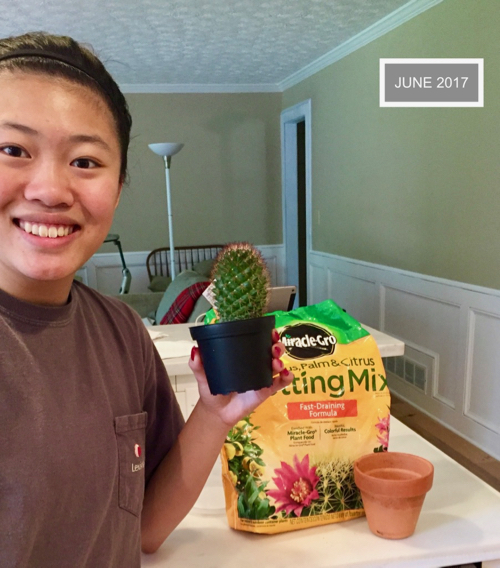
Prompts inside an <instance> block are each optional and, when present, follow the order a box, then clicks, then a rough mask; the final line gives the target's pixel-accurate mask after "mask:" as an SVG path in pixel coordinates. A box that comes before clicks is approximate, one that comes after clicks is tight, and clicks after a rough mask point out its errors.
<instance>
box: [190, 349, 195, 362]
mask: <svg viewBox="0 0 500 568" xmlns="http://www.w3.org/2000/svg"><path fill="white" fill-rule="evenodd" d="M195 357H196V347H193V348H192V349H191V361H194V358H195Z"/></svg>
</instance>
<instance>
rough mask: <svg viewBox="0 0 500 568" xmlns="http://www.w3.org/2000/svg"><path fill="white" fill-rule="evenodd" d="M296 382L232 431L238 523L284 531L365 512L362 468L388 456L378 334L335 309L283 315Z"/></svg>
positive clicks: (228, 491)
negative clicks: (358, 469) (366, 458)
mask: <svg viewBox="0 0 500 568" xmlns="http://www.w3.org/2000/svg"><path fill="white" fill-rule="evenodd" d="M274 315H275V317H276V328H277V329H278V332H279V334H280V338H281V341H282V342H283V343H284V345H285V347H286V353H285V354H284V356H283V357H282V360H283V362H284V363H285V366H286V367H287V369H289V370H290V371H292V372H293V373H294V375H295V379H294V381H293V383H292V385H291V386H289V387H287V388H286V389H284V390H282V391H280V392H278V393H276V394H275V395H274V396H272V397H270V398H269V399H268V400H267V401H266V402H264V403H263V404H262V405H261V406H259V407H258V408H257V409H256V410H255V411H254V412H253V413H252V414H250V415H249V416H247V417H246V418H245V419H244V420H241V421H240V422H238V424H236V426H235V427H234V428H233V429H232V430H231V431H230V432H229V434H228V436H227V439H226V443H225V444H224V447H223V449H222V452H221V460H222V477H223V486H224V494H225V500H226V512H227V518H228V521H229V525H230V526H231V527H232V528H234V529H239V530H243V531H250V532H256V533H279V532H284V531H290V530H296V529H301V528H306V527H313V526H318V525H324V524H327V523H335V522H339V521H344V520H348V519H352V518H355V517H360V516H361V515H363V514H364V511H363V508H362V502H361V498H360V494H359V491H358V489H357V487H356V485H355V484H354V476H353V462H354V460H355V459H356V458H358V457H359V456H361V455H364V454H367V453H371V452H381V451H384V450H386V449H387V445H388V436H389V407H390V395H389V390H388V388H387V383H386V378H385V371H384V367H383V364H382V360H381V358H380V354H379V351H378V347H377V345H376V343H375V340H374V339H373V337H372V336H371V335H369V334H368V332H367V331H365V330H364V329H363V328H362V327H361V325H360V324H359V323H358V322H357V321H356V320H355V319H354V318H352V317H351V316H349V315H348V314H346V313H345V312H344V311H343V310H342V309H341V308H339V307H338V306H337V305H336V304H335V303H334V302H333V301H331V300H327V301H325V302H322V303H319V304H315V305H313V306H308V307H303V308H298V309H296V310H293V311H290V312H274Z"/></svg>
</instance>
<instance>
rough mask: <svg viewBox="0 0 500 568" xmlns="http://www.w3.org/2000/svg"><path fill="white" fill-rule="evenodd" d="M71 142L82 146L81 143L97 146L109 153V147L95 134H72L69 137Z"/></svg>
mask: <svg viewBox="0 0 500 568" xmlns="http://www.w3.org/2000/svg"><path fill="white" fill-rule="evenodd" d="M69 139H70V141H71V142H75V143H79V144H83V143H90V144H97V145H98V146H101V147H102V148H104V149H105V150H109V151H111V147H110V146H109V144H108V143H107V142H106V141H105V140H104V139H103V138H101V137H100V136H98V135H97V134H74V135H72V136H70V137H69Z"/></svg>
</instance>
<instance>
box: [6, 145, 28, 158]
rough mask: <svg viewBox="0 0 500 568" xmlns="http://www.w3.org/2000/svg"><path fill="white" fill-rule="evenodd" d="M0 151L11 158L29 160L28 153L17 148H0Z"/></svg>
mask: <svg viewBox="0 0 500 568" xmlns="http://www.w3.org/2000/svg"><path fill="white" fill-rule="evenodd" d="M0 151H1V152H3V153H4V154H7V155H8V156H12V157H13V158H29V154H28V152H26V150H23V149H22V148H20V147H19V146H2V147H1V148H0Z"/></svg>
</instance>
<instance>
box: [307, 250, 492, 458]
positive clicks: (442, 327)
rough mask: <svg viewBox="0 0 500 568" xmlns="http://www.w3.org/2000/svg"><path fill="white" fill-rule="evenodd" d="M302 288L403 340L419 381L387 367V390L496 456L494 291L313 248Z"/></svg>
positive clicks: (311, 300) (315, 298)
mask: <svg viewBox="0 0 500 568" xmlns="http://www.w3.org/2000/svg"><path fill="white" fill-rule="evenodd" d="M308 286H309V294H310V296H309V303H316V302H320V301H322V300H325V299H327V298H332V299H333V300H334V301H335V302H336V303H337V304H339V305H340V306H342V307H343V308H344V309H345V310H346V311H347V312H349V313H350V314H351V315H353V316H354V317H355V318H356V319H358V320H359V321H361V322H364V323H366V324H367V325H370V326H372V327H375V328H378V329H381V330H382V331H385V332H387V333H389V334H391V335H394V336H396V337H398V338H399V339H402V340H403V341H404V342H405V344H406V345H407V348H406V351H405V359H406V360H407V361H409V362H410V363H409V364H410V366H411V367H412V366H413V364H414V363H415V365H417V366H418V367H419V368H420V369H424V370H425V376H426V381H425V386H424V387H423V388H417V387H416V386H415V384H412V383H411V382H409V380H408V377H406V379H407V380H405V379H403V378H400V377H398V376H397V375H396V374H395V373H391V372H388V379H389V385H390V388H391V390H392V391H393V392H394V393H396V394H398V395H399V396H401V397H402V398H404V399H406V400H408V401H409V402H411V403H412V404H414V405H415V406H417V407H419V408H420V409H421V410H422V411H424V412H426V413H427V414H429V415H430V416H432V417H433V418H435V419H437V420H438V421H439V422H441V423H442V424H444V425H446V426H447V427H448V428H450V429H452V430H453V431H455V432H456V433H458V434H460V435H461V436H463V437H464V438H466V439H468V440H469V441H471V442H472V443H474V444H475V445H476V446H478V447H480V448H481V449H483V450H484V451H486V452H488V453H489V454H490V455H492V456H494V457H495V458H497V459H500V291H498V290H494V289H489V288H481V287H478V286H472V285H467V284H463V283H460V282H454V281H450V280H444V279H439V278H433V277H429V276H425V275H422V274H416V273H411V272H406V271H403V270H397V269H394V268H389V267H385V266H380V265H375V264H370V263H366V262H360V261H356V260H353V259H349V258H343V257H339V256H335V255H330V254H325V253H319V252H314V251H313V252H311V253H310V255H309V282H308ZM398 363H401V364H404V361H403V360H400V361H398ZM398 374H399V375H400V376H401V375H403V376H404V373H398Z"/></svg>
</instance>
